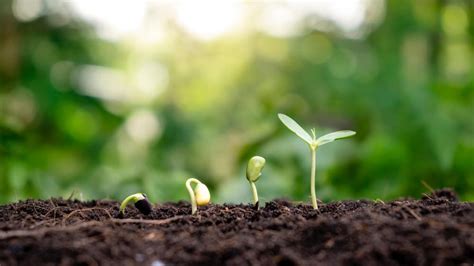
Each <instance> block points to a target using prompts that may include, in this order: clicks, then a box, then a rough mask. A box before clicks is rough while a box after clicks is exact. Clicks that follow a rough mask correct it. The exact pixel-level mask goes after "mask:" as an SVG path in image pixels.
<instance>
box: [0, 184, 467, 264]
mask: <svg viewBox="0 0 474 266" xmlns="http://www.w3.org/2000/svg"><path fill="white" fill-rule="evenodd" d="M119 204H120V203H119V202H116V201H107V200H100V201H99V200H98V201H89V202H80V201H77V200H63V199H51V200H26V201H21V202H18V203H13V204H8V205H3V206H0V265H1V266H6V265H153V266H160V265H239V266H241V265H385V266H388V265H473V263H474V208H473V207H474V203H472V202H458V200H457V196H456V195H455V194H454V193H453V192H452V191H450V190H446V189H445V190H438V191H435V192H433V193H432V194H430V195H427V196H424V197H423V198H422V199H420V200H413V199H401V200H396V201H391V202H385V203H384V202H382V201H375V202H374V201H368V200H357V201H341V202H332V203H328V204H321V206H320V209H319V210H318V211H316V210H313V209H312V208H311V206H310V205H308V204H298V203H292V202H289V201H285V200H275V201H272V202H269V203H267V204H266V205H265V206H262V207H261V208H260V210H258V211H257V210H255V209H254V207H253V206H250V205H243V204H240V205H234V204H224V205H212V204H211V205H209V206H206V207H200V208H199V211H198V215H195V216H192V215H190V213H191V206H190V205H189V204H188V203H186V202H178V203H166V204H157V205H155V206H153V210H152V212H151V213H150V214H149V215H143V214H141V213H139V212H138V210H137V209H135V208H134V207H133V206H130V207H128V208H127V210H126V214H125V216H124V217H123V218H122V219H120V218H118V217H119V215H118V214H119Z"/></svg>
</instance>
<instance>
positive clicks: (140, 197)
mask: <svg viewBox="0 0 474 266" xmlns="http://www.w3.org/2000/svg"><path fill="white" fill-rule="evenodd" d="M129 202H133V203H134V204H135V207H136V208H137V209H138V210H139V211H140V212H141V213H143V214H145V215H147V214H149V213H150V212H151V204H150V202H149V201H148V198H147V196H146V194H144V193H136V194H133V195H130V196H128V197H127V198H125V199H124V200H123V201H122V204H120V214H121V215H124V214H125V208H126V207H127V205H128V203H129Z"/></svg>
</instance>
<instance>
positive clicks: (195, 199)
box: [186, 178, 211, 214]
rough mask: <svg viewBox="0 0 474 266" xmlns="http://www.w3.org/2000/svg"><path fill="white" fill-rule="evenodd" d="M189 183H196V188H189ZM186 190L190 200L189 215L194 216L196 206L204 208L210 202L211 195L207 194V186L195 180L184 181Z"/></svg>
mask: <svg viewBox="0 0 474 266" xmlns="http://www.w3.org/2000/svg"><path fill="white" fill-rule="evenodd" d="M191 183H196V187H195V188H194V190H193V188H192V187H191ZM186 188H187V189H188V192H189V197H190V198H191V210H192V211H191V213H192V214H195V213H196V211H197V206H204V205H207V204H208V203H209V201H211V193H209V189H207V186H206V185H204V183H202V182H201V181H199V180H197V179H196V178H189V179H188V180H186Z"/></svg>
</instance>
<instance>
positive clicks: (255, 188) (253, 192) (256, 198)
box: [250, 182, 258, 209]
mask: <svg viewBox="0 0 474 266" xmlns="http://www.w3.org/2000/svg"><path fill="white" fill-rule="evenodd" d="M250 186H251V187H252V194H253V203H254V205H255V206H257V209H258V205H257V204H258V193H257V186H256V185H255V183H254V182H250Z"/></svg>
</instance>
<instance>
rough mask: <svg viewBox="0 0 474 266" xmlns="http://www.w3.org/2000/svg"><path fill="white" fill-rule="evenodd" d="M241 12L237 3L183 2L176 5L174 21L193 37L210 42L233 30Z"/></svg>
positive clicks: (240, 17)
mask: <svg viewBox="0 0 474 266" xmlns="http://www.w3.org/2000/svg"><path fill="white" fill-rule="evenodd" d="M242 11H243V10H242V4H241V3H239V2H229V1H227V2H226V1H211V0H205V1H189V2H186V1H184V2H179V4H178V5H176V21H177V22H178V24H179V25H181V26H182V27H184V29H185V30H186V31H188V32H189V33H191V34H193V35H194V36H195V37H197V38H199V39H203V40H210V39H214V38H216V37H218V36H220V35H222V34H224V33H226V32H229V31H231V30H233V29H235V28H236V27H237V26H238V24H239V23H240V22H241V19H242V15H243V12H242Z"/></svg>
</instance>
